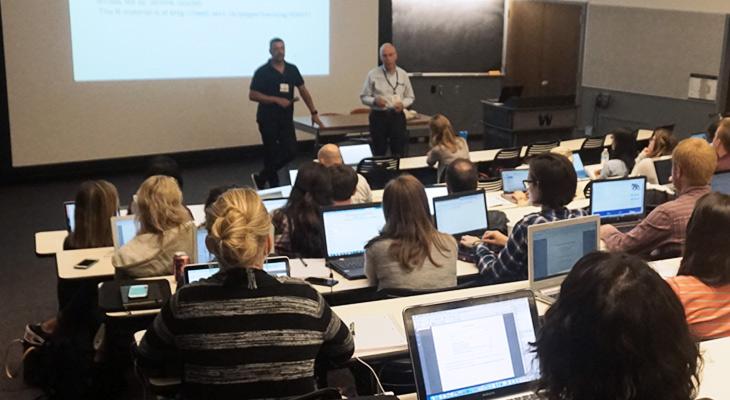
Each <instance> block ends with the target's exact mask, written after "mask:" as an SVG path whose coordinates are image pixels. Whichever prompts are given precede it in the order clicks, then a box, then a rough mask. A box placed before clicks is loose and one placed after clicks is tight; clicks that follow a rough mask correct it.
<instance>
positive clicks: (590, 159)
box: [578, 135, 606, 165]
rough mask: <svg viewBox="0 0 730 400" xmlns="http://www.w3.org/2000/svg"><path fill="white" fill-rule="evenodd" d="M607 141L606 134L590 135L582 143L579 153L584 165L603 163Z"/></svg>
mask: <svg viewBox="0 0 730 400" xmlns="http://www.w3.org/2000/svg"><path fill="white" fill-rule="evenodd" d="M605 143H606V136H605V135H604V136H598V137H589V138H586V139H585V140H584V141H583V144H581V145H580V150H578V154H579V155H580V159H581V160H582V161H583V165H594V164H600V163H601V153H602V152H603V148H604V146H605Z"/></svg>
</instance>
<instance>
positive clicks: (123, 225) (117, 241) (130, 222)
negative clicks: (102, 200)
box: [112, 216, 139, 248]
mask: <svg viewBox="0 0 730 400" xmlns="http://www.w3.org/2000/svg"><path fill="white" fill-rule="evenodd" d="M112 222H113V223H114V227H113V228H114V231H115V236H114V247H116V248H120V247H122V246H124V245H125V244H127V243H128V242H129V241H130V240H132V239H133V238H134V237H135V236H137V231H138V230H139V223H138V222H137V220H136V219H135V218H134V216H128V217H112Z"/></svg>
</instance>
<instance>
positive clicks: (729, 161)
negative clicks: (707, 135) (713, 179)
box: [712, 118, 730, 172]
mask: <svg viewBox="0 0 730 400" xmlns="http://www.w3.org/2000/svg"><path fill="white" fill-rule="evenodd" d="M712 147H714V148H715V152H716V153H717V169H716V171H715V172H722V171H730V118H723V119H722V120H721V121H720V124H719V125H718V127H717V131H715V137H714V139H713V140H712Z"/></svg>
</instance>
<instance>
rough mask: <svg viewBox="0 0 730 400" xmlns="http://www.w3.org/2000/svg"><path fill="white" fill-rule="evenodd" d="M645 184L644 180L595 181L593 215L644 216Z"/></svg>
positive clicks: (592, 204) (592, 189) (610, 216)
mask: <svg viewBox="0 0 730 400" xmlns="http://www.w3.org/2000/svg"><path fill="white" fill-rule="evenodd" d="M645 183H646V181H645V180H644V179H643V178H639V179H619V180H607V181H594V182H593V187H592V188H591V211H592V213H593V214H594V215H600V216H601V217H608V218H617V217H627V216H634V215H635V216H641V215H643V214H644V192H645Z"/></svg>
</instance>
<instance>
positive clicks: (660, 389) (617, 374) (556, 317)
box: [535, 252, 701, 400]
mask: <svg viewBox="0 0 730 400" xmlns="http://www.w3.org/2000/svg"><path fill="white" fill-rule="evenodd" d="M535 347H536V353H537V359H538V361H539V363H540V375H541V376H540V381H539V383H538V391H539V393H540V394H541V397H540V398H544V399H547V400H564V399H606V400H608V399H611V400H616V399H622V400H629V399H636V400H638V399H662V400H689V399H693V398H694V396H695V394H696V386H695V385H696V383H697V381H698V379H699V369H700V365H701V362H700V355H699V351H698V349H697V346H696V345H695V343H694V340H693V338H692V336H691V335H690V332H689V328H688V327H687V323H686V321H685V320H684V311H683V310H682V304H680V302H679V301H678V300H677V297H676V296H675V295H674V293H672V290H671V289H670V288H669V286H668V285H667V284H666V283H665V282H664V281H663V280H662V278H661V277H660V276H659V275H658V274H657V273H656V272H654V271H653V270H652V269H651V268H650V267H649V266H648V265H647V264H646V263H644V262H643V261H641V260H640V259H638V258H636V257H633V256H629V255H627V254H622V253H602V252H593V253H590V254H587V255H585V256H584V257H583V258H581V259H580V260H579V261H578V262H577V263H576V264H575V266H574V267H573V269H572V270H571V271H570V273H569V274H568V276H567V277H566V278H565V281H563V284H562V286H561V290H560V296H559V297H558V300H557V301H556V302H555V304H553V305H552V307H550V308H549V309H548V310H547V312H546V313H545V320H544V322H543V324H542V329H541V331H540V334H539V335H538V337H537V341H536V342H535Z"/></svg>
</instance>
